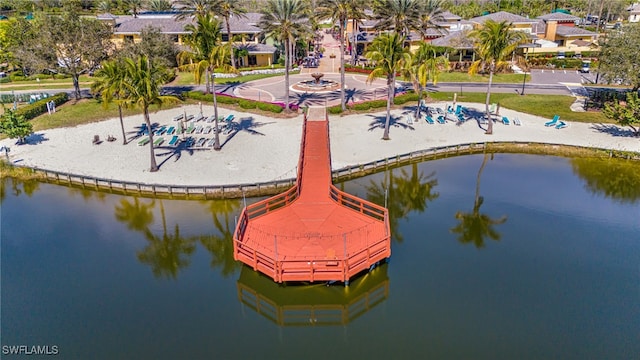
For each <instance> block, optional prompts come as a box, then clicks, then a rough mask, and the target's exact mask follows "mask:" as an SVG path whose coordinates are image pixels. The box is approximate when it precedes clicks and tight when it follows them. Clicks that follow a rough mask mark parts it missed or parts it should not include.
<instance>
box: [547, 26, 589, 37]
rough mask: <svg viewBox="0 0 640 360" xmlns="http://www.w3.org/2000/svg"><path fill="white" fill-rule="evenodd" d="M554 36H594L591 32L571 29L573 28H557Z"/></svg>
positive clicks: (575, 28)
mask: <svg viewBox="0 0 640 360" xmlns="http://www.w3.org/2000/svg"><path fill="white" fill-rule="evenodd" d="M556 34H558V35H560V36H596V35H597V34H596V33H594V32H593V31H589V30H585V29H581V28H577V27H573V26H558V27H557V28H556Z"/></svg>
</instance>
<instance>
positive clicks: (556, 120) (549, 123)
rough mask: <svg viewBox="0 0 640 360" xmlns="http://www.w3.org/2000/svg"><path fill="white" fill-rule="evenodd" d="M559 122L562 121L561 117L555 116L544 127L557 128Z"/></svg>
mask: <svg viewBox="0 0 640 360" xmlns="http://www.w3.org/2000/svg"><path fill="white" fill-rule="evenodd" d="M558 120H560V115H556V116H554V117H553V119H552V120H551V121H547V122H546V123H544V126H556V125H557V123H558Z"/></svg>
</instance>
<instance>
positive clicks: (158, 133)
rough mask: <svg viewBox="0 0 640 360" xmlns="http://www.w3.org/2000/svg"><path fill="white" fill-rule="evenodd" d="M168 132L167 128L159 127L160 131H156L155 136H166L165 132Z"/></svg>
mask: <svg viewBox="0 0 640 360" xmlns="http://www.w3.org/2000/svg"><path fill="white" fill-rule="evenodd" d="M166 130H167V128H166V126H161V127H159V128H158V130H156V131H155V132H154V133H153V134H154V135H158V136H160V135H162V134H164V132H165V131H166Z"/></svg>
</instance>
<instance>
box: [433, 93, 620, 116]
mask: <svg viewBox="0 0 640 360" xmlns="http://www.w3.org/2000/svg"><path fill="white" fill-rule="evenodd" d="M429 97H430V98H431V99H435V100H440V101H453V93H450V92H436V93H430V94H429ZM485 98H486V94H485V93H470V92H467V93H464V94H463V95H462V96H458V97H457V99H458V101H463V102H477V103H484V101H485ZM574 101H575V98H574V97H572V96H568V95H524V96H520V95H518V94H508V93H506V94H503V93H496V94H491V102H492V103H498V104H500V106H501V107H505V108H508V109H512V110H516V111H520V112H524V113H528V114H533V115H538V116H542V117H545V118H549V119H551V118H553V116H554V115H560V118H561V119H563V120H569V121H578V122H588V123H614V121H613V120H610V119H608V118H607V117H606V116H604V115H603V114H602V113H600V112H591V111H589V112H573V111H571V109H570V106H571V104H573V102H574Z"/></svg>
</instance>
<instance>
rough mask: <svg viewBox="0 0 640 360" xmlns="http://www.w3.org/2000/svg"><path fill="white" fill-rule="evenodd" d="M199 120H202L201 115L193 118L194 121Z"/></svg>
mask: <svg viewBox="0 0 640 360" xmlns="http://www.w3.org/2000/svg"><path fill="white" fill-rule="evenodd" d="M201 120H204V116H202V115H198V116H196V117H195V118H194V119H193V121H195V122H198V121H201Z"/></svg>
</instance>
